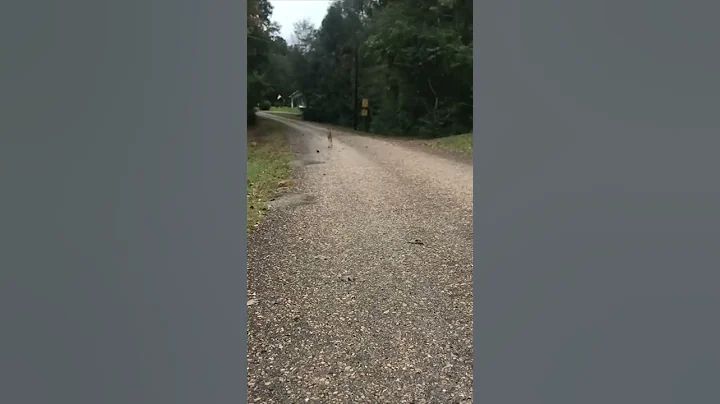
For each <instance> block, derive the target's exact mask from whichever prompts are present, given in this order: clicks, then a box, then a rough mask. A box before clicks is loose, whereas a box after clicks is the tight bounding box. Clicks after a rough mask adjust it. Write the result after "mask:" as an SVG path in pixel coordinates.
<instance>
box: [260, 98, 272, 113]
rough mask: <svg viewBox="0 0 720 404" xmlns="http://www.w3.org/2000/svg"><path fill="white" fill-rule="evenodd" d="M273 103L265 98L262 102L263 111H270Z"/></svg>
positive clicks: (261, 108)
mask: <svg viewBox="0 0 720 404" xmlns="http://www.w3.org/2000/svg"><path fill="white" fill-rule="evenodd" d="M271 105H272V104H270V101H268V100H263V101H261V102H260V110H261V111H269V110H270V106H271Z"/></svg>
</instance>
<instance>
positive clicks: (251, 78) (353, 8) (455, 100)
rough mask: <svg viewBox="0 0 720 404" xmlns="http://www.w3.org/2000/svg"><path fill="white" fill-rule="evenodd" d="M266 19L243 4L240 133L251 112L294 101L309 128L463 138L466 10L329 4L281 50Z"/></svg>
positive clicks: (347, 1)
mask: <svg viewBox="0 0 720 404" xmlns="http://www.w3.org/2000/svg"><path fill="white" fill-rule="evenodd" d="M271 17H272V5H271V4H270V3H269V1H268V0H248V40H247V44H248V55H247V56H248V62H247V63H248V81H247V82H248V92H247V97H248V98H247V101H248V124H249V125H252V124H253V123H254V108H255V107H256V106H257V105H260V104H261V103H264V104H268V103H271V104H272V105H276V106H280V105H289V98H288V97H287V96H288V95H290V94H292V93H293V92H295V91H300V92H302V93H303V95H304V99H305V106H306V107H305V109H304V110H303V117H304V119H305V120H309V121H315V122H322V123H328V124H334V125H339V126H345V127H353V125H354V123H355V121H354V120H355V119H357V126H358V129H360V130H367V131H369V132H372V133H382V134H387V135H403V136H413V137H423V138H434V137H441V136H447V135H454V134H461V133H468V132H471V131H472V103H473V92H472V89H473V81H472V67H473V58H472V0H335V1H334V2H333V3H332V4H331V5H330V7H329V8H328V12H327V15H326V16H325V18H324V19H323V21H322V24H321V25H320V26H319V27H314V26H312V24H310V23H309V22H308V21H306V20H301V21H298V22H297V23H296V24H295V26H294V27H293V28H294V35H293V39H292V40H291V41H289V42H290V43H288V41H285V40H284V39H283V38H282V37H280V35H279V27H278V26H277V25H276V24H275V23H273V22H272V20H271ZM356 91H357V93H356ZM278 94H281V95H283V97H284V98H283V99H281V100H278V99H277V96H278ZM361 99H368V104H369V105H368V114H367V117H365V116H359V115H360V105H358V104H359V103H360V100H361Z"/></svg>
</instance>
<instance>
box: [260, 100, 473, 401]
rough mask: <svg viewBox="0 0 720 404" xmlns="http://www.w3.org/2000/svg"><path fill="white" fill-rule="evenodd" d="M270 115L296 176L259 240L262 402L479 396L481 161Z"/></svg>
mask: <svg viewBox="0 0 720 404" xmlns="http://www.w3.org/2000/svg"><path fill="white" fill-rule="evenodd" d="M261 115H262V116H264V117H266V118H267V119H275V120H278V121H281V122H283V123H285V124H286V125H287V127H288V138H289V140H290V142H291V145H292V147H293V149H294V150H295V152H296V155H297V161H295V162H294V165H295V166H296V170H295V174H294V175H295V181H296V185H295V186H293V187H292V188H291V189H289V190H288V192H287V193H286V194H285V195H283V196H281V197H279V198H277V199H276V200H275V201H273V202H272V203H271V208H270V213H269V215H268V218H267V220H266V221H265V222H264V223H263V224H262V225H261V226H260V227H259V228H258V229H257V231H256V232H254V233H253V234H252V235H251V236H250V238H249V240H248V289H249V290H248V299H250V300H249V302H248V308H247V310H248V402H249V403H305V402H310V403H382V404H390V403H393V404H394V403H416V404H420V403H428V404H430V403H433V404H434V403H471V402H472V381H473V380H472V357H473V346H472V310H473V307H472V272H473V261H472V258H473V255H472V254H473V253H472V251H473V249H472V241H473V232H472V207H473V204H472V202H473V201H472V166H471V165H469V164H467V163H466V162H463V161H460V160H454V159H451V158H445V157H441V156H438V155H434V154H430V153H425V152H423V151H422V150H420V149H418V148H412V147H405V146H403V144H402V143H401V142H392V141H386V140H382V139H372V138H367V137H362V136H358V135H355V134H346V133H340V132H334V133H333V143H334V145H333V147H332V148H328V141H327V132H326V130H325V129H323V128H322V127H321V126H319V125H317V124H309V123H306V122H302V121H297V120H292V119H288V118H281V117H277V116H272V115H270V114H261Z"/></svg>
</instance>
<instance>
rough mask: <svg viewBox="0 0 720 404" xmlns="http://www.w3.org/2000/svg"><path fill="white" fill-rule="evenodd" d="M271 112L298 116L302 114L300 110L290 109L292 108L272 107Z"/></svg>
mask: <svg viewBox="0 0 720 404" xmlns="http://www.w3.org/2000/svg"><path fill="white" fill-rule="evenodd" d="M270 112H280V113H286V114H296V115H300V114H302V111H301V110H300V108H290V107H270Z"/></svg>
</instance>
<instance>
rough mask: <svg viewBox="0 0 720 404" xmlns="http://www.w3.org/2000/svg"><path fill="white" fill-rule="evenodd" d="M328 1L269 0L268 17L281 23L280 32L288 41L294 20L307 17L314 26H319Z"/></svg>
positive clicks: (290, 37)
mask: <svg viewBox="0 0 720 404" xmlns="http://www.w3.org/2000/svg"><path fill="white" fill-rule="evenodd" d="M330 3H332V1H330V0H270V4H272V6H273V13H272V16H270V19H271V20H273V21H275V22H277V23H278V24H280V25H281V27H280V34H281V35H282V37H283V38H285V40H286V41H288V42H290V41H291V39H292V34H293V24H295V22H297V21H300V20H302V19H304V18H308V19H309V20H310V22H312V23H313V25H315V28H318V27H320V23H321V22H322V20H323V18H325V14H327V9H328V7H330Z"/></svg>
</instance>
